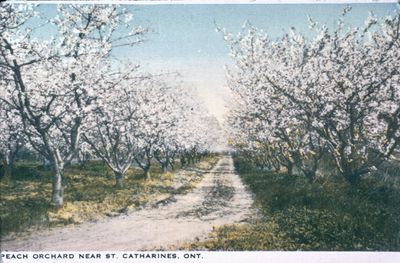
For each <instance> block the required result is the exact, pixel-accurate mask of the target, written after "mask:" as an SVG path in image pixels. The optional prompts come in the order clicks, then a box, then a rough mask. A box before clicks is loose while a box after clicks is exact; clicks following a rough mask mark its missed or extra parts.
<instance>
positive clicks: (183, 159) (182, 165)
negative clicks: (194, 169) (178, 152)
mask: <svg viewBox="0 0 400 263" xmlns="http://www.w3.org/2000/svg"><path fill="white" fill-rule="evenodd" d="M179 160H180V162H181V167H185V165H186V159H185V157H183V156H181V157H180V158H179Z"/></svg>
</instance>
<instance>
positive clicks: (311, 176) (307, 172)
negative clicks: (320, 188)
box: [304, 170, 317, 183]
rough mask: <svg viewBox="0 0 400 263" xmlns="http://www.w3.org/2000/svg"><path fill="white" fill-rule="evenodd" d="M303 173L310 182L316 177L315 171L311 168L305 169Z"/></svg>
mask: <svg viewBox="0 0 400 263" xmlns="http://www.w3.org/2000/svg"><path fill="white" fill-rule="evenodd" d="M304 175H305V176H306V178H307V179H308V181H309V182H310V183H312V182H314V181H315V178H316V177H317V175H316V172H315V171H313V170H305V171H304Z"/></svg>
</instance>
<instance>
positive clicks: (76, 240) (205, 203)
mask: <svg viewBox="0 0 400 263" xmlns="http://www.w3.org/2000/svg"><path fill="white" fill-rule="evenodd" d="M252 203H253V200H252V197H251V195H250V194H249V192H248V191H247V190H246V188H245V186H244V185H243V183H242V182H241V180H240V178H239V176H238V175H236V174H235V173H234V168H233V160H232V157H231V156H223V157H222V158H221V159H220V160H219V162H218V163H217V164H216V166H215V167H214V168H213V169H212V170H211V171H210V172H209V173H207V174H206V175H204V178H203V179H202V181H201V182H200V183H199V184H198V185H197V187H196V188H195V189H194V190H193V191H191V192H190V193H187V194H176V195H175V196H173V197H169V198H168V200H161V201H160V202H157V203H155V204H153V205H151V206H147V207H144V208H143V209H141V210H139V211H134V212H132V213H128V214H127V215H123V216H118V217H112V218H107V219H105V220H102V221H98V222H88V223H83V224H81V225H77V226H71V227H65V228H59V229H52V230H46V231H41V232H37V233H35V234H32V235H30V236H29V237H20V238H16V239H13V240H2V242H1V247H2V250H6V251H21V250H26V251H28V250H29V251H35V250H47V251H51V250H52V251H57V250H63V251H65V250H74V251H75V250H76V251H83V250H86V251H92V250H97V251H101V250H122V251H123V250H125V251H127V250H154V249H165V248H170V247H178V246H179V244H183V243H186V242H190V241H194V240H198V239H203V238H205V237H206V236H207V235H208V233H209V232H211V231H212V229H213V226H221V225H224V224H231V223H238V222H242V221H244V220H246V219H247V218H249V217H251V216H252V214H253V211H252V209H251V206H252Z"/></svg>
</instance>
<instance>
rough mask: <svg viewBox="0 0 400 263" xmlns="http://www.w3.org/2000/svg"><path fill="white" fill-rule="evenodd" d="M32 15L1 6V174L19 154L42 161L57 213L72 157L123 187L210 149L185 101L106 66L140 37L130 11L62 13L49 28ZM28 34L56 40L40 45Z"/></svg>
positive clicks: (209, 134)
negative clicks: (134, 169)
mask: <svg viewBox="0 0 400 263" xmlns="http://www.w3.org/2000/svg"><path fill="white" fill-rule="evenodd" d="M36 10H37V8H36V7H34V6H31V5H11V4H1V5H0V18H1V20H0V76H1V77H0V87H1V90H0V107H1V108H0V110H1V111H0V126H1V127H0V150H1V154H2V156H3V159H4V162H5V164H6V165H5V166H6V167H7V166H8V165H7V164H11V163H12V161H13V160H12V159H13V156H14V153H15V152H16V151H17V150H18V149H19V148H20V147H22V146H23V147H25V148H30V149H32V150H34V151H36V152H37V153H39V154H40V155H41V156H42V157H43V158H44V159H46V160H47V161H48V162H49V163H50V166H51V168H52V202H53V203H54V204H55V205H57V206H60V205H62V204H63V197H64V187H63V173H64V167H65V165H66V164H68V163H70V162H71V161H73V160H74V159H76V158H77V156H78V154H79V153H81V154H82V153H83V154H86V155H87V154H89V155H90V156H95V158H100V159H102V160H103V161H104V162H105V163H107V165H108V166H109V167H110V168H111V169H112V170H113V171H114V173H115V178H116V183H117V185H119V186H122V185H123V178H124V174H125V172H126V171H127V170H128V168H129V167H130V166H131V165H132V164H136V165H138V166H140V167H141V168H142V169H143V170H144V172H145V173H146V175H147V176H148V177H150V173H149V170H150V166H151V163H152V160H154V159H155V160H158V161H159V162H160V163H161V164H162V167H163V169H164V170H166V169H167V168H168V167H170V166H172V165H173V163H174V160H175V159H176V158H178V157H180V158H181V160H182V163H187V162H191V161H193V160H194V159H195V158H197V157H198V155H200V154H202V153H204V152H206V151H208V150H209V149H210V147H212V146H213V143H215V140H216V139H217V137H218V135H217V132H216V130H217V129H218V127H217V126H218V123H217V122H216V121H215V119H213V118H212V117H210V116H209V115H208V113H207V111H206V110H205V108H204V107H203V106H202V105H201V103H199V100H198V98H197V97H196V94H195V93H194V92H193V91H191V90H190V89H185V88H183V87H181V85H179V84H170V81H167V80H165V76H162V75H159V76H154V75H151V74H145V73H141V72H140V71H139V69H138V66H137V65H132V64H130V63H121V62H120V61H117V60H114V59H112V55H113V53H114V50H115V49H116V48H121V47H124V48H127V47H129V46H134V45H137V44H139V43H141V42H142V39H143V37H144V35H145V33H146V29H145V28H143V27H141V26H134V25H133V23H132V22H131V20H132V14H131V13H130V12H129V10H128V9H126V8H122V7H120V6H116V5H60V6H59V7H58V12H57V16H56V17H54V18H50V19H40V17H39V15H40V14H39V13H38V12H37V11H36ZM35 21H36V22H35ZM37 21H40V22H37ZM42 23H44V25H43V24H42ZM32 25H37V26H38V27H43V28H46V29H47V30H50V31H51V30H54V31H55V33H54V34H52V38H51V39H45V38H44V37H43V36H40V34H38V33H37V31H36V30H34V29H32V28H31V26H32Z"/></svg>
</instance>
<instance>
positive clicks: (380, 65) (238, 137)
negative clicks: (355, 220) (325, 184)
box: [220, 8, 400, 184]
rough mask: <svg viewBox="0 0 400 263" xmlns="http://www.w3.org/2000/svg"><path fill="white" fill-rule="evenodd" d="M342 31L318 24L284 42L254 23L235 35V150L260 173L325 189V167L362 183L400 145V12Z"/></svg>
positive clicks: (231, 120) (340, 25)
mask: <svg viewBox="0 0 400 263" xmlns="http://www.w3.org/2000/svg"><path fill="white" fill-rule="evenodd" d="M349 11H350V8H346V9H345V10H344V12H343V16H341V17H340V18H339V19H338V21H337V25H336V27H335V28H334V29H333V30H330V29H328V27H327V26H326V25H320V24H319V23H317V22H315V21H313V20H312V19H310V32H309V34H308V35H302V34H301V33H299V32H297V31H296V29H295V28H294V27H292V28H291V29H290V30H288V32H287V33H286V34H284V35H283V36H282V37H281V38H279V39H277V40H272V39H270V38H269V37H268V35H267V34H266V33H264V32H263V31H262V30H261V29H258V28H256V27H254V26H252V25H251V24H249V23H246V24H245V25H244V26H243V29H242V32H240V33H238V34H237V35H233V34H230V33H228V32H226V30H225V29H220V30H221V31H222V32H223V33H224V37H225V39H226V41H227V43H228V45H229V47H230V48H231V57H232V59H233V61H234V66H233V67H231V68H230V70H229V71H228V78H229V80H228V84H229V88H230V89H231V91H232V93H233V96H234V99H235V103H234V104H232V107H231V109H230V113H229V117H228V126H229V128H230V136H231V144H232V145H233V146H234V147H235V148H236V149H237V150H239V151H241V152H242V153H243V154H246V155H247V156H248V157H249V160H252V161H253V162H254V163H255V164H257V165H258V166H260V167H263V168H266V169H273V170H276V171H279V170H280V168H281V167H285V168H286V170H287V171H288V173H298V174H303V175H304V176H305V177H307V178H308V179H309V180H310V181H313V180H315V178H316V175H317V170H318V168H319V164H320V163H321V159H322V158H323V157H324V158H327V157H329V158H330V159H331V160H332V161H333V163H334V164H335V171H333V172H334V173H336V174H340V175H342V176H343V177H344V178H346V180H347V181H348V182H350V183H352V184H356V183H357V182H358V180H359V179H360V177H362V176H364V175H367V174H371V173H372V172H373V171H374V170H375V169H377V167H378V166H379V165H380V164H381V163H382V162H383V161H384V160H387V159H389V158H391V157H392V156H393V154H395V153H396V150H397V151H398V150H399V146H400V106H399V105H400V82H399V80H400V72H399V68H400V64H399V61H400V52H399V50H400V49H399V48H400V38H399V35H400V29H399V28H400V27H399V25H400V12H399V10H398V9H397V10H394V12H393V14H392V16H391V17H386V18H384V19H381V20H378V19H377V18H376V17H374V16H372V15H371V16H370V17H368V18H367V19H366V21H365V25H364V27H357V28H347V27H346V26H345V16H346V13H348V12H349Z"/></svg>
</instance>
